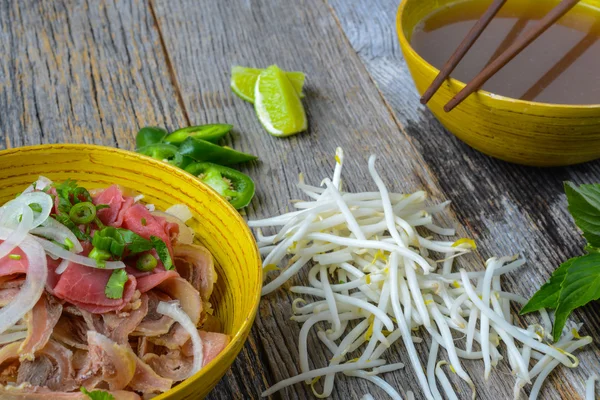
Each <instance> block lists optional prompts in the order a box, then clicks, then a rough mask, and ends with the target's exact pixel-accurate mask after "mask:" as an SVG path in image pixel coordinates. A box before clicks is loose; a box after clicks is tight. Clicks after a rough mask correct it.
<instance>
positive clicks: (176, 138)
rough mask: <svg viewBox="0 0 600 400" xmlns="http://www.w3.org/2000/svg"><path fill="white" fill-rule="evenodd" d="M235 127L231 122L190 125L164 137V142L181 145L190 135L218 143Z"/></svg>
mask: <svg viewBox="0 0 600 400" xmlns="http://www.w3.org/2000/svg"><path fill="white" fill-rule="evenodd" d="M231 128H233V125H229V124H208V125H198V126H188V127H187V128H181V129H177V130H176V131H175V132H173V133H171V134H170V135H168V136H167V137H165V138H164V140H163V141H164V142H165V143H168V144H174V145H179V144H181V143H183V141H184V140H185V139H187V138H188V137H193V138H196V139H202V140H206V141H209V142H212V143H217V142H218V141H219V139H221V138H222V137H223V136H225V135H227V133H229V131H230V130H231Z"/></svg>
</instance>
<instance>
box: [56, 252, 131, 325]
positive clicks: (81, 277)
mask: <svg viewBox="0 0 600 400" xmlns="http://www.w3.org/2000/svg"><path fill="white" fill-rule="evenodd" d="M111 273H112V271H110V270H103V269H98V268H90V267H86V266H84V265H80V264H76V263H70V264H69V266H68V267H67V269H66V270H65V272H63V273H62V275H60V278H59V279H58V283H57V284H56V286H55V287H54V288H53V290H52V291H53V293H54V295H55V296H56V297H58V298H60V299H63V300H65V301H68V302H69V303H71V304H74V305H76V306H78V307H81V308H82V309H84V310H86V311H88V312H91V313H95V314H102V313H105V312H109V311H117V310H120V309H121V308H123V307H124V306H125V305H126V304H127V303H128V302H129V301H130V300H131V298H132V297H133V294H134V292H135V290H136V286H137V282H136V279H135V277H134V276H133V275H128V277H129V279H128V280H127V282H126V283H125V289H124V290H123V298H121V299H109V298H108V297H106V295H105V294H104V289H105V288H106V284H107V283H108V279H109V278H110V275H111Z"/></svg>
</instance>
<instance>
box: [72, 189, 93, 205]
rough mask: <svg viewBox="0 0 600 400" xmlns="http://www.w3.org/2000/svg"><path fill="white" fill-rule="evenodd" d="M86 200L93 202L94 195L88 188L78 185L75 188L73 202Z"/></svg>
mask: <svg viewBox="0 0 600 400" xmlns="http://www.w3.org/2000/svg"><path fill="white" fill-rule="evenodd" d="M84 201H87V202H88V203H91V202H92V195H90V192H88V191H87V189H86V188H84V187H81V186H77V188H75V190H73V204H77V203H81V202H84Z"/></svg>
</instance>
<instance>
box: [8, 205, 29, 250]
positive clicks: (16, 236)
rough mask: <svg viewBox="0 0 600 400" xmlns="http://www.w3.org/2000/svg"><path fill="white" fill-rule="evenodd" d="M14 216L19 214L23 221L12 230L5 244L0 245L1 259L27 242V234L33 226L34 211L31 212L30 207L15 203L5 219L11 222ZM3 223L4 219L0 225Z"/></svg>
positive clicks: (9, 208) (9, 207) (10, 207)
mask: <svg viewBox="0 0 600 400" xmlns="http://www.w3.org/2000/svg"><path fill="white" fill-rule="evenodd" d="M15 210H18V211H15ZM9 214H10V215H9ZM13 214H14V215H17V214H18V215H19V216H21V221H20V222H18V223H17V225H16V228H15V229H14V230H12V229H11V230H10V234H9V235H8V236H7V237H5V238H4V242H3V243H2V244H0V258H3V257H6V256H7V255H8V254H9V253H10V252H11V251H13V250H14V249H15V248H16V247H18V246H19V245H20V244H21V242H22V241H23V240H25V237H26V236H27V233H28V232H29V230H30V229H31V227H32V225H33V211H31V208H29V207H28V206H23V205H22V204H17V203H13V204H11V205H9V206H8V207H7V208H6V210H5V213H4V214H3V217H6V219H7V220H9V219H12V217H13ZM17 221H18V220H17ZM1 222H4V218H2V221H0V223H1ZM2 226H6V225H2ZM11 228H12V227H11ZM8 229H10V228H8Z"/></svg>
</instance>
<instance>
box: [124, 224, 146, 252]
mask: <svg viewBox="0 0 600 400" xmlns="http://www.w3.org/2000/svg"><path fill="white" fill-rule="evenodd" d="M117 230H118V231H119V233H120V234H121V236H122V237H123V240H124V241H125V246H126V247H127V249H128V250H129V254H137V253H142V252H144V251H148V250H152V248H153V247H154V245H153V244H152V241H150V240H148V239H145V238H143V237H141V236H140V235H138V234H137V233H134V232H132V231H130V230H129V229H124V228H118V229H117Z"/></svg>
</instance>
